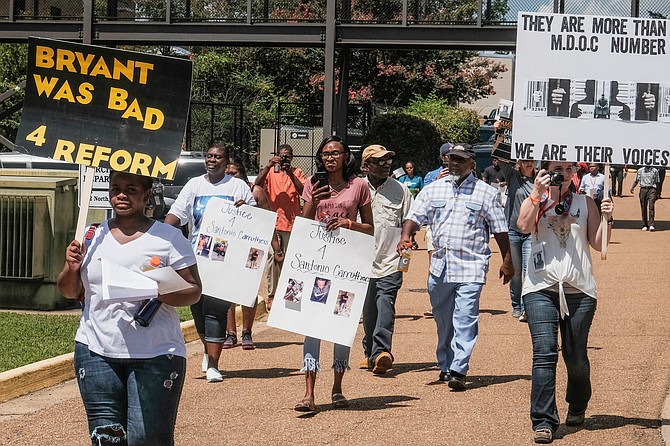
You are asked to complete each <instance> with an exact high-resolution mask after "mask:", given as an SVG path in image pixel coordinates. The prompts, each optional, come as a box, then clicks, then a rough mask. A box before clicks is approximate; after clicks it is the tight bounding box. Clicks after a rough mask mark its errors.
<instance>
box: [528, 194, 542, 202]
mask: <svg viewBox="0 0 670 446" xmlns="http://www.w3.org/2000/svg"><path fill="white" fill-rule="evenodd" d="M528 199H529V200H530V201H532V202H533V203H539V202H540V201H542V200H541V199H540V200H538V199H537V198H533V196H532V195H528Z"/></svg>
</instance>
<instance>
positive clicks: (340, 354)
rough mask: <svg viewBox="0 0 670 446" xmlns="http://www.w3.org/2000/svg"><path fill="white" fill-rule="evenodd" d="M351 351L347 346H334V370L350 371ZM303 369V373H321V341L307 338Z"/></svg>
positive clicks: (304, 346) (304, 348) (304, 347)
mask: <svg viewBox="0 0 670 446" xmlns="http://www.w3.org/2000/svg"><path fill="white" fill-rule="evenodd" d="M350 350H351V349H350V348H349V347H347V346H346V345H340V344H333V369H335V371H336V372H340V373H343V372H344V371H345V370H347V369H349V351H350ZM302 351H303V357H304V359H303V367H302V369H300V371H301V372H320V371H321V366H320V365H319V353H320V351H321V339H317V338H312V337H310V336H305V343H304V344H303V346H302Z"/></svg>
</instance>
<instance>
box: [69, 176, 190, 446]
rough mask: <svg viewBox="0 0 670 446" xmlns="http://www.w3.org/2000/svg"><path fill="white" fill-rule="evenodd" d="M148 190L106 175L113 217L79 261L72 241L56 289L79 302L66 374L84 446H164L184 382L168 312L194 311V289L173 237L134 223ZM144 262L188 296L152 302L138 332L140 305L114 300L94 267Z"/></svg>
mask: <svg viewBox="0 0 670 446" xmlns="http://www.w3.org/2000/svg"><path fill="white" fill-rule="evenodd" d="M151 184H152V180H151V178H149V177H141V176H138V175H131V174H128V173H121V172H112V173H111V174H110V182H109V200H110V203H111V205H112V208H113V209H114V213H115V216H114V218H112V219H110V220H107V221H104V222H102V223H101V224H100V225H99V226H98V227H97V229H96V230H95V232H94V233H93V235H92V238H91V239H90V244H88V242H87V245H86V247H85V249H84V251H85V252H82V246H81V244H80V243H79V241H77V240H73V241H72V242H71V243H70V245H69V246H68V248H67V251H66V256H65V260H66V261H65V266H64V267H63V271H62V272H61V273H60V274H59V276H58V280H57V282H58V287H59V289H60V291H61V293H63V295H64V296H66V297H69V298H78V297H80V296H82V295H83V296H84V307H83V311H82V314H81V323H80V325H79V329H78V330H77V334H76V337H75V352H74V368H75V372H76V375H77V383H78V384H79V391H80V393H81V397H82V400H83V401H84V406H85V408H86V415H87V417H88V427H89V431H90V437H91V441H92V444H101V443H102V442H109V443H110V444H111V443H115V442H118V443H122V444H149V443H151V444H164V445H172V444H173V443H174V439H173V436H174V424H175V420H176V417H177V408H178V406H179V398H180V396H181V390H182V387H183V385H184V377H185V376H186V347H185V346H184V338H183V336H182V333H181V328H180V325H179V316H178V315H177V312H176V311H175V309H174V307H175V306H185V305H190V304H192V303H194V302H196V301H197V300H198V299H199V298H200V292H201V284H200V278H199V276H198V269H197V266H196V260H195V256H194V255H193V250H192V249H191V246H190V244H189V243H188V241H187V240H185V239H184V237H183V235H182V234H181V232H180V231H178V230H177V229H175V228H173V227H171V226H168V225H166V224H163V223H160V222H157V221H153V220H151V219H149V218H148V217H146V216H145V215H144V209H145V206H146V203H147V200H148V199H149V195H150V194H151ZM150 261H152V263H155V265H157V266H165V267H167V266H169V267H172V268H174V269H175V270H176V271H177V273H178V274H179V275H180V276H181V277H182V278H184V279H185V280H186V282H188V283H189V284H190V287H189V288H187V289H185V290H182V291H177V292H174V293H169V294H158V295H157V296H156V298H157V299H158V301H160V302H161V304H160V305H159V306H158V308H157V309H156V310H155V312H154V315H153V318H151V319H149V323H148V325H146V326H142V325H140V324H139V323H138V322H137V321H136V320H135V315H136V313H137V311H138V309H139V308H141V307H142V305H143V303H144V302H145V301H143V300H139V301H136V300H129V299H128V298H118V296H117V297H116V298H115V295H114V291H113V289H111V288H106V287H105V284H104V282H103V262H111V263H114V264H117V265H120V266H122V267H125V268H127V269H131V270H136V271H139V270H141V269H142V266H143V265H144V264H146V263H147V262H150ZM126 292H127V290H126Z"/></svg>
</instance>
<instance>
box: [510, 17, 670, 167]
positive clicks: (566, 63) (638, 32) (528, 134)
mask: <svg viewBox="0 0 670 446" xmlns="http://www.w3.org/2000/svg"><path fill="white" fill-rule="evenodd" d="M668 24H669V21H667V20H660V19H642V18H633V17H597V16H586V15H569V14H545V13H539V12H534V13H527V12H520V13H519V16H518V25H517V59H516V75H515V84H514V132H513V134H512V154H511V155H512V158H513V159H518V158H522V159H537V160H539V159H542V160H562V161H584V162H586V163H614V164H627V165H643V164H644V165H660V166H666V165H668V161H669V160H670V78H668V75H667V73H668V70H669V69H670V63H669V60H668V52H670V43H669V42H668V37H667V32H668Z"/></svg>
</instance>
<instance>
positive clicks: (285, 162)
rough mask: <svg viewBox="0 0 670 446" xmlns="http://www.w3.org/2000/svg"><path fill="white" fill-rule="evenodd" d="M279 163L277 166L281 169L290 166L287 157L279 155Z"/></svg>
mask: <svg viewBox="0 0 670 446" xmlns="http://www.w3.org/2000/svg"><path fill="white" fill-rule="evenodd" d="M279 158H280V161H279V164H280V165H281V167H282V168H283V169H286V168H288V167H289V166H290V165H291V159H290V158H289V156H288V155H284V154H281V155H279Z"/></svg>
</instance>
